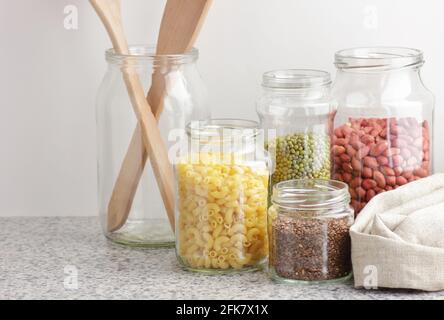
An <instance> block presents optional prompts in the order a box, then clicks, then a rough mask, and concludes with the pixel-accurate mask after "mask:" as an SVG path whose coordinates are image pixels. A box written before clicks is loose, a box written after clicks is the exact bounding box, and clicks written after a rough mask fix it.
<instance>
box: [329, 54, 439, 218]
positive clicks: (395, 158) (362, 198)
mask: <svg viewBox="0 0 444 320" xmlns="http://www.w3.org/2000/svg"><path fill="white" fill-rule="evenodd" d="M335 63H336V67H337V69H338V71H337V76H336V80H335V83H334V85H333V89H332V94H333V96H334V98H335V99H336V100H337V101H338V112H337V115H336V118H335V130H334V135H333V147H332V156H333V159H334V168H333V171H334V179H336V180H341V181H344V182H346V183H347V184H348V185H349V187H350V194H351V197H352V206H353V208H354V209H355V211H356V213H359V211H360V210H362V208H364V206H365V205H366V204H367V202H369V201H370V200H371V199H372V198H373V197H374V196H375V195H377V194H379V193H381V192H385V191H390V190H393V189H396V188H398V187H400V186H402V185H404V184H406V183H408V182H411V181H414V180H417V179H420V178H423V177H426V176H428V175H430V174H431V172H432V125H433V106H434V97H433V94H432V93H431V92H430V91H429V90H427V89H426V87H425V86H424V84H423V82H422V79H421V75H420V68H421V66H422V65H423V64H424V59H423V54H422V52H421V51H419V50H416V49H408V48H390V47H380V48H357V49H347V50H343V51H339V52H338V53H336V60H335Z"/></svg>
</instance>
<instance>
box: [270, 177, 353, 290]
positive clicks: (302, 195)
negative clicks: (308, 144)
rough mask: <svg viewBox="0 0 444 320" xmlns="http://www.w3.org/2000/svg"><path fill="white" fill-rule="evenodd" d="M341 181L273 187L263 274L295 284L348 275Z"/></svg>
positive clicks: (347, 215) (349, 215)
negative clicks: (268, 240) (266, 270)
mask: <svg viewBox="0 0 444 320" xmlns="http://www.w3.org/2000/svg"><path fill="white" fill-rule="evenodd" d="M349 202H350V195H349V193H348V187H347V185H346V184H345V183H343V182H340V181H334V180H309V179H303V180H289V181H283V182H280V183H278V184H276V185H275V186H274V187H273V196H272V203H273V205H272V206H271V207H270V209H269V214H268V236H269V238H270V259H269V264H270V268H269V272H270V274H271V277H272V278H273V279H274V280H277V281H280V282H290V283H299V284H311V283H319V282H331V281H343V280H346V279H348V278H349V277H350V275H351V270H352V265H351V240H350V235H349V230H350V226H351V225H352V224H353V220H354V214H353V210H352V209H351V207H350V205H349Z"/></svg>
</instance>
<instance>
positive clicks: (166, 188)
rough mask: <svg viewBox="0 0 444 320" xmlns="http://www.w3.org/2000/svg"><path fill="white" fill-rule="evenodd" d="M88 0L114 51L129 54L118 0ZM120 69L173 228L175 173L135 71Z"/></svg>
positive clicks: (127, 68)
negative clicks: (100, 21) (101, 23)
mask: <svg viewBox="0 0 444 320" xmlns="http://www.w3.org/2000/svg"><path fill="white" fill-rule="evenodd" d="M90 2H91V4H92V6H93V7H94V9H95V10H96V12H97V14H98V15H99V17H100V19H101V20H102V22H103V24H104V26H105V28H106V30H107V32H108V35H109V37H110V38H111V41H112V43H113V47H114V50H115V51H116V53H118V54H128V53H129V51H128V44H127V41H126V38H125V34H124V31H123V25H122V18H121V11H120V4H121V3H120V0H90ZM122 71H123V78H124V81H125V85H126V87H127V90H128V94H129V97H130V100H131V103H132V105H133V109H134V112H135V114H136V116H137V119H138V121H139V124H140V132H139V136H141V137H142V138H141V139H142V140H143V145H144V146H145V149H146V150H148V152H149V154H150V159H151V165H152V167H153V171H154V175H155V177H156V180H157V184H158V185H159V189H160V193H161V196H162V200H163V203H164V205H165V209H166V211H167V214H168V218H169V221H170V224H171V227H172V228H173V230H174V189H173V179H174V173H173V169H172V166H171V164H170V162H169V159H168V153H167V149H166V146H165V143H164V141H163V140H162V136H161V134H160V131H159V128H158V126H157V121H156V118H155V117H154V115H153V113H152V111H151V107H150V105H149V104H148V101H147V99H146V97H145V92H144V89H143V86H142V83H141V82H140V78H139V76H138V74H137V72H136V71H135V70H134V69H133V68H132V66H131V65H130V64H129V65H128V66H127V67H125V68H122ZM139 148H140V147H139Z"/></svg>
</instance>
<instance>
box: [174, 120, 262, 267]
mask: <svg viewBox="0 0 444 320" xmlns="http://www.w3.org/2000/svg"><path fill="white" fill-rule="evenodd" d="M258 127H259V125H258V123H256V122H254V121H247V120H230V119H214V120H208V121H197V122H193V123H191V124H190V125H189V126H188V129H187V134H188V142H189V143H188V146H187V147H188V148H187V152H186V153H183V152H182V154H181V155H180V156H179V157H178V159H177V163H176V174H177V183H178V206H177V208H178V211H177V217H176V252H177V257H178V260H179V262H180V264H181V265H182V266H183V267H184V268H186V269H187V270H191V271H201V272H208V273H228V272H233V271H246V270H255V269H258V268H259V267H260V266H261V265H262V264H263V262H264V261H265V260H266V258H267V255H268V240H267V215H266V211H267V196H268V182H269V169H268V167H269V165H268V157H267V153H266V152H265V150H264V148H263V135H262V134H261V131H260V130H259V129H258Z"/></svg>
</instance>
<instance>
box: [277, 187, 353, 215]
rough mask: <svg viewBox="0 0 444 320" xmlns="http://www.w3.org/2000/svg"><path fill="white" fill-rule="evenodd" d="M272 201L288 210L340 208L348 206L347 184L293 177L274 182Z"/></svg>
mask: <svg viewBox="0 0 444 320" xmlns="http://www.w3.org/2000/svg"><path fill="white" fill-rule="evenodd" d="M272 202H273V204H275V205H278V206H279V207H282V208H285V209H290V210H303V211H321V210H322V211H323V210H338V209H341V210H342V209H343V207H344V205H347V206H348V204H349V202H350V194H349V192H348V186H347V184H345V183H344V182H341V181H337V180H322V179H295V180H287V181H282V182H279V183H277V184H275V185H274V186H273V194H272ZM341 204H342V205H343V206H340V205H341Z"/></svg>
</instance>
